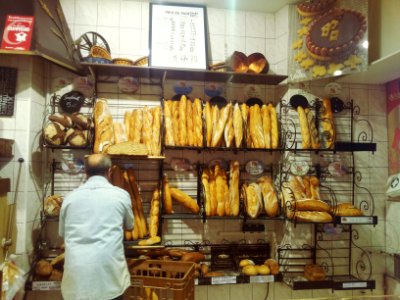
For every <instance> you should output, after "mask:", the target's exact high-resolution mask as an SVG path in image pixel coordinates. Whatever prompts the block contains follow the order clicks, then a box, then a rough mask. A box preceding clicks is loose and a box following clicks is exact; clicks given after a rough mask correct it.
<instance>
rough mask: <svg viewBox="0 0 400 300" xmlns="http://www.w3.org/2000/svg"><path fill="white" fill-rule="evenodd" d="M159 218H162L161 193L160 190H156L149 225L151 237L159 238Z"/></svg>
mask: <svg viewBox="0 0 400 300" xmlns="http://www.w3.org/2000/svg"><path fill="white" fill-rule="evenodd" d="M159 217H160V191H159V189H158V188H156V189H155V190H154V192H153V198H152V199H151V206H150V224H149V235H150V237H155V236H157V233H158V222H159Z"/></svg>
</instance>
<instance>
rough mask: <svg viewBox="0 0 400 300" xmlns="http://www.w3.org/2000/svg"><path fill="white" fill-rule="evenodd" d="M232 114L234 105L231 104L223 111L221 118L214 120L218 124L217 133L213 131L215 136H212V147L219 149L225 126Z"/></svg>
mask: <svg viewBox="0 0 400 300" xmlns="http://www.w3.org/2000/svg"><path fill="white" fill-rule="evenodd" d="M231 113H232V103H229V104H227V105H226V106H225V107H223V108H222V109H221V111H220V116H219V118H218V120H217V121H214V118H213V122H214V124H217V125H216V127H215V131H214V130H213V136H212V142H211V146H212V147H218V146H219V145H220V143H221V138H222V134H223V133H224V129H225V125H226V123H227V121H228V118H229V116H230V115H231Z"/></svg>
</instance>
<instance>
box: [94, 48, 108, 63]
mask: <svg viewBox="0 0 400 300" xmlns="http://www.w3.org/2000/svg"><path fill="white" fill-rule="evenodd" d="M90 56H91V57H98V58H105V59H108V60H111V55H110V53H109V52H108V51H107V50H106V49H104V48H102V47H100V46H92V47H91V48H90Z"/></svg>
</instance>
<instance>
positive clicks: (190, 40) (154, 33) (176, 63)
mask: <svg viewBox="0 0 400 300" xmlns="http://www.w3.org/2000/svg"><path fill="white" fill-rule="evenodd" d="M205 15H206V8H205V6H199V5H193V6H192V5H188V6H182V5H181V4H179V5H175V4H159V3H151V4H150V37H149V40H150V55H149V58H150V59H149V65H150V66H154V67H167V68H168V67H171V68H184V69H201V70H206V69H207V43H206V41H207V35H206V26H205Z"/></svg>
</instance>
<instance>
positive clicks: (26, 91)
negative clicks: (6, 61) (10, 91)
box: [15, 70, 32, 100]
mask: <svg viewBox="0 0 400 300" xmlns="http://www.w3.org/2000/svg"><path fill="white" fill-rule="evenodd" d="M31 78H32V77H31V73H30V71H20V70H18V79H17V93H16V94H15V98H16V99H17V100H27V99H30V97H31Z"/></svg>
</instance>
